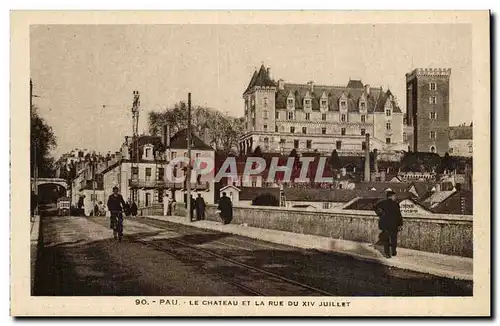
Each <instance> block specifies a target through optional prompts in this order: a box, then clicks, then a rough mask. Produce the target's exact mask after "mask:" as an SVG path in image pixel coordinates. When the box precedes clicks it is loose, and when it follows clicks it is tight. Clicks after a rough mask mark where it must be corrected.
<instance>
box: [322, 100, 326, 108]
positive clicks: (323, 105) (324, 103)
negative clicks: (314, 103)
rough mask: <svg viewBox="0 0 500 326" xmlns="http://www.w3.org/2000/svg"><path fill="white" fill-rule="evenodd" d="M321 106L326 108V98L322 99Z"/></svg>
mask: <svg viewBox="0 0 500 326" xmlns="http://www.w3.org/2000/svg"><path fill="white" fill-rule="evenodd" d="M321 107H322V108H323V109H325V108H326V100H321Z"/></svg>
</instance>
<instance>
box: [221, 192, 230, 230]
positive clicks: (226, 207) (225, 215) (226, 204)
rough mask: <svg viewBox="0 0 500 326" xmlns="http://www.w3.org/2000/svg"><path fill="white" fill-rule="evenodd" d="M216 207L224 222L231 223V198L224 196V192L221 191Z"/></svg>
mask: <svg viewBox="0 0 500 326" xmlns="http://www.w3.org/2000/svg"><path fill="white" fill-rule="evenodd" d="M217 209H218V210H219V211H220V217H221V219H222V222H223V223H224V224H229V223H231V221H232V219H233V203H231V199H229V197H227V196H226V193H225V192H223V193H222V198H221V199H219V206H218V207H217Z"/></svg>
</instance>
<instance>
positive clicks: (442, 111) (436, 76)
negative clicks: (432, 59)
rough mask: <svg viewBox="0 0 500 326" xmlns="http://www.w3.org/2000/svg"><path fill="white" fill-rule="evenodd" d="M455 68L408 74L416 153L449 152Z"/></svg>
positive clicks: (409, 116)
mask: <svg viewBox="0 0 500 326" xmlns="http://www.w3.org/2000/svg"><path fill="white" fill-rule="evenodd" d="M450 75H451V69H442V68H438V69H433V68H429V69H428V68H426V69H423V68H417V69H415V70H413V71H412V72H410V73H407V74H406V108H407V124H408V125H409V126H412V127H413V144H412V145H411V146H410V147H412V149H413V151H416V152H433V153H437V154H439V155H443V154H444V153H446V152H447V151H448V142H449V136H448V128H449V125H450V107H449V97H450Z"/></svg>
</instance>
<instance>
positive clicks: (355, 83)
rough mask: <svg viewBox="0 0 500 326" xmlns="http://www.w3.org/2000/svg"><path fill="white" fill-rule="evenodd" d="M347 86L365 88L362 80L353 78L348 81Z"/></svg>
mask: <svg viewBox="0 0 500 326" xmlns="http://www.w3.org/2000/svg"><path fill="white" fill-rule="evenodd" d="M347 88H363V83H362V82H361V80H351V79H349V82H348V83H347Z"/></svg>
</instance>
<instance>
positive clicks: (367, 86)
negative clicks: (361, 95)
mask: <svg viewBox="0 0 500 326" xmlns="http://www.w3.org/2000/svg"><path fill="white" fill-rule="evenodd" d="M365 94H366V96H368V95H370V85H365Z"/></svg>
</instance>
